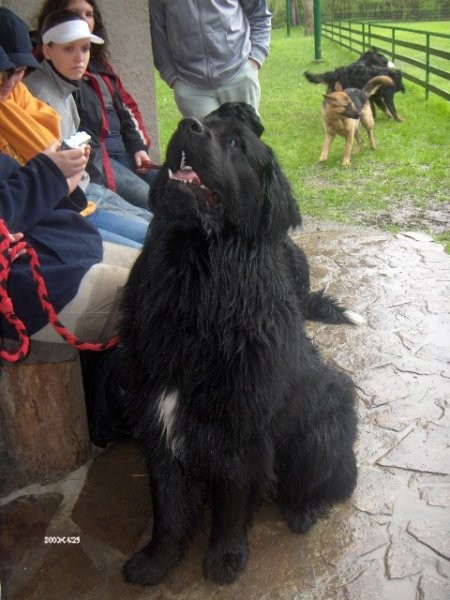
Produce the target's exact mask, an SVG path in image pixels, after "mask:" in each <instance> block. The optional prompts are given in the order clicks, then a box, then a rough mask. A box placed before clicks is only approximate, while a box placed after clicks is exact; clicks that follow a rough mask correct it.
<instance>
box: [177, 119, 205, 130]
mask: <svg viewBox="0 0 450 600" xmlns="http://www.w3.org/2000/svg"><path fill="white" fill-rule="evenodd" d="M179 127H180V129H188V130H189V131H191V132H192V133H203V131H204V127H203V125H202V123H201V122H200V121H199V120H198V119H194V118H193V117H190V118H188V119H183V120H182V121H181V123H180V125H179Z"/></svg>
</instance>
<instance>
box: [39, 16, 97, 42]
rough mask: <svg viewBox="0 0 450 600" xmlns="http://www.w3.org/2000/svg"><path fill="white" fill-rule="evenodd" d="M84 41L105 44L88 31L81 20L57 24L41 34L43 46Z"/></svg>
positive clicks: (84, 22) (87, 27)
mask: <svg viewBox="0 0 450 600" xmlns="http://www.w3.org/2000/svg"><path fill="white" fill-rule="evenodd" d="M84 39H89V40H91V42H92V43H93V44H104V43H105V40H103V39H102V38H101V37H98V35H94V34H93V33H91V32H90V31H89V26H88V24H87V23H86V21H83V19H76V20H73V21H65V22H64V23H59V25H55V26H54V27H50V29H47V31H46V32H45V33H43V34H42V41H43V43H44V44H49V43H50V42H54V43H55V44H68V43H69V42H74V41H76V40H84Z"/></svg>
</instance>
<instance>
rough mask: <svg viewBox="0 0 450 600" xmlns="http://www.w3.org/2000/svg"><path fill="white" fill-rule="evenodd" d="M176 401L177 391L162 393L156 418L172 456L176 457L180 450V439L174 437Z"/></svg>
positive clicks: (177, 397)
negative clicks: (157, 417)
mask: <svg viewBox="0 0 450 600" xmlns="http://www.w3.org/2000/svg"><path fill="white" fill-rule="evenodd" d="M178 399H179V394H178V391H174V392H170V394H167V393H166V392H165V391H164V392H163V393H162V394H161V397H160V399H159V402H158V416H159V420H160V422H161V424H162V429H163V431H162V433H163V435H164V436H165V438H166V442H167V445H168V447H169V448H170V449H171V451H172V454H173V455H174V456H177V455H178V454H179V453H180V450H181V438H179V437H178V436H176V435H174V428H175V421H176V416H177V409H178Z"/></svg>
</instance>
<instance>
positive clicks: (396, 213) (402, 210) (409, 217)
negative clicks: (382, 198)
mask: <svg viewBox="0 0 450 600" xmlns="http://www.w3.org/2000/svg"><path fill="white" fill-rule="evenodd" d="M354 218H355V220H356V222H357V223H360V224H361V225H371V226H372V227H377V228H380V229H385V228H388V227H398V228H400V229H416V230H420V231H428V232H429V233H433V234H438V233H444V232H446V231H449V230H450V202H439V203H436V204H433V203H428V204H427V206H413V205H412V204H405V205H402V206H400V205H393V206H392V207H390V208H389V209H388V210H385V211H381V212H378V213H367V212H361V213H357V214H355V215H354Z"/></svg>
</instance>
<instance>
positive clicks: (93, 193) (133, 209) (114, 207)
mask: <svg viewBox="0 0 450 600" xmlns="http://www.w3.org/2000/svg"><path fill="white" fill-rule="evenodd" d="M85 193H86V196H87V197H88V199H89V200H92V201H93V202H95V204H96V206H97V208H101V209H102V210H107V211H108V212H113V213H118V214H119V215H122V216H123V217H132V218H138V219H144V220H145V221H147V223H148V222H149V221H150V220H151V218H152V216H153V215H152V213H151V212H150V211H149V209H148V205H147V206H146V207H145V208H140V207H138V206H134V205H133V204H130V203H129V202H127V201H126V200H124V199H123V198H122V197H121V196H119V194H116V192H113V191H112V190H110V189H108V188H107V187H105V186H104V185H99V184H97V183H89V185H88V186H87V188H86V191H85Z"/></svg>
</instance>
